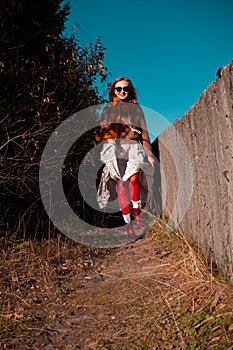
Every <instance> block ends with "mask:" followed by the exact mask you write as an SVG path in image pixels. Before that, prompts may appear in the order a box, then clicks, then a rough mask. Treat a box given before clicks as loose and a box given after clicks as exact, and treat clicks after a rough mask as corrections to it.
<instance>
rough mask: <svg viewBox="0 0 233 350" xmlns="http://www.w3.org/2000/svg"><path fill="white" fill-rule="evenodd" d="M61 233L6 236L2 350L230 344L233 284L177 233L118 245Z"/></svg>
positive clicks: (158, 229)
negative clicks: (40, 237) (39, 237)
mask: <svg viewBox="0 0 233 350" xmlns="http://www.w3.org/2000/svg"><path fill="white" fill-rule="evenodd" d="M59 239H60V240H59ZM59 239H58V240H55V241H54V242H53V243H51V242H49V243H48V242H43V244H36V243H35V242H28V241H27V242H26V241H25V242H20V243H17V244H16V243H14V244H13V243H12V242H11V244H10V242H9V240H7V239H5V240H4V242H3V241H2V245H3V250H2V251H3V259H2V267H1V271H2V274H1V275H2V277H1V282H2V284H1V285H2V292H1V299H2V300H1V303H2V311H1V313H2V315H1V333H2V335H1V343H0V344H1V346H2V349H18V350H21V349H23V350H36V349H45V350H71V349H82V350H92V349H93V350H97V349H101V350H105V349H111V350H115V349H116V350H118V349H122V350H124V349H125V350H126V349H127V350H129V349H149V350H152V349H218V350H219V349H233V345H232V344H233V318H232V310H233V308H232V306H233V288H232V286H231V285H230V284H228V283H226V282H225V281H224V280H222V281H220V280H219V278H215V277H214V276H213V271H210V267H208V266H206V265H205V264H204V263H203V260H202V259H200V258H199V257H198V255H197V253H196V252H195V251H194V250H193V248H192V247H191V246H190V245H189V243H188V242H186V241H185V239H183V238H182V237H181V236H180V235H178V234H176V233H167V232H165V231H164V227H163V225H162V224H161V223H159V224H158V225H157V226H156V225H155V227H154V228H153V229H152V230H151V231H149V232H147V233H146V234H145V235H144V236H143V237H141V238H140V239H139V240H137V241H136V242H135V243H131V244H127V245H124V246H121V247H117V248H112V249H97V250H94V249H91V248H85V247H80V246H78V245H76V244H73V243H70V242H68V243H67V242H65V243H64V242H63V240H62V239H61V238H59Z"/></svg>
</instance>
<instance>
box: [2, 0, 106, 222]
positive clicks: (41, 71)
mask: <svg viewBox="0 0 233 350" xmlns="http://www.w3.org/2000/svg"><path fill="white" fill-rule="evenodd" d="M61 3H62V1H61V0H41V1H39V2H38V1H36V0H30V1H26V0H19V1H14V0H10V1H6V0H3V1H2V2H1V5H0V13H1V27H0V36H1V38H2V45H1V51H0V80H1V87H2V88H1V92H0V98H1V106H0V120H1V136H2V137H1V146H0V150H1V154H0V157H1V158H0V160H1V175H0V186H1V192H2V200H1V204H0V206H1V215H2V216H3V215H6V216H4V218H5V220H4V221H5V222H6V221H7V222H8V224H10V222H11V220H10V217H9V215H10V214H9V213H11V219H13V221H12V223H14V224H15V217H19V216H21V215H22V213H26V212H27V217H30V216H31V215H32V216H33V217H34V221H35V218H37V217H38V216H39V215H40V214H39V213H40V212H41V210H42V209H41V208H42V207H41V203H40V196H39V189H38V167H39V162H40V158H41V154H42V151H43V148H44V146H45V144H46V141H47V140H48V138H49V136H50V135H51V134H52V132H53V130H54V129H55V128H56V127H57V126H58V125H59V124H60V123H61V122H62V121H63V120H65V119H66V118H67V117H69V116H70V115H72V114H73V113H75V112H77V111H79V110H81V109H83V108H86V107H88V106H90V105H95V104H98V103H100V102H102V98H101V96H100V95H99V91H98V88H97V87H96V84H97V83H99V82H100V84H103V83H104V82H105V81H106V80H107V78H108V75H109V73H108V70H107V68H106V67H104V65H103V60H104V51H105V47H104V46H103V45H102V43H101V41H100V40H99V39H97V40H96V42H92V43H90V46H89V47H88V48H86V47H81V46H80V45H79V42H78V39H77V37H76V36H75V34H73V35H71V36H70V37H64V36H62V31H63V29H64V27H65V21H66V19H67V16H68V15H69V12H70V5H69V3H68V4H65V5H61ZM29 208H31V209H30V210H29ZM34 214H35V215H34Z"/></svg>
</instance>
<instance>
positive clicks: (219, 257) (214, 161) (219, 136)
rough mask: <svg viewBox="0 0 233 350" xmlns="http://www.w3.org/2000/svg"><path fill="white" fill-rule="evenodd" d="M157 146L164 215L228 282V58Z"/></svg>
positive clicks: (232, 184)
mask: <svg viewBox="0 0 233 350" xmlns="http://www.w3.org/2000/svg"><path fill="white" fill-rule="evenodd" d="M158 148H159V158H160V166H161V191H162V200H163V210H162V211H163V215H164V216H166V217H169V218H170V224H171V225H176V226H178V227H180V228H181V230H182V231H183V232H184V233H185V234H186V235H187V236H188V237H189V238H190V239H191V240H192V241H193V242H195V243H196V244H197V245H198V246H200V247H201V248H202V251H203V252H204V254H205V256H206V257H208V258H211V259H213V260H214V261H215V262H216V264H217V266H218V267H219V268H220V269H221V270H223V271H225V274H226V276H227V277H228V278H229V279H231V280H233V265H232V262H233V61H232V62H231V63H230V64H229V65H227V66H225V67H224V68H222V70H221V72H220V73H219V78H217V79H216V81H215V82H213V83H212V84H211V85H210V86H209V87H208V88H207V89H206V90H205V91H204V92H203V94H202V95H201V96H200V99H199V100H198V101H197V103H196V104H195V105H194V106H192V107H191V108H190V110H189V111H188V112H187V113H186V114H185V115H184V117H183V118H181V119H180V120H177V121H175V122H174V124H173V125H172V126H170V127H169V128H168V129H166V130H165V131H164V132H163V133H162V134H161V135H160V136H159V138H158Z"/></svg>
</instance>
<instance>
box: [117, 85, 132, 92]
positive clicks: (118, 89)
mask: <svg viewBox="0 0 233 350" xmlns="http://www.w3.org/2000/svg"><path fill="white" fill-rule="evenodd" d="M115 89H116V91H117V92H121V90H123V91H124V92H129V86H123V87H121V86H117V87H116V88H115Z"/></svg>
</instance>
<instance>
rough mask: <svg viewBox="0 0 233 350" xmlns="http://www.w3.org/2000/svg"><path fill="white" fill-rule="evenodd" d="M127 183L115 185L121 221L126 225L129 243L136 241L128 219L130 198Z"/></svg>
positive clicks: (122, 182)
mask: <svg viewBox="0 0 233 350" xmlns="http://www.w3.org/2000/svg"><path fill="white" fill-rule="evenodd" d="M128 186H129V183H128V181H121V182H119V183H118V185H117V190H118V203H119V206H120V208H121V212H122V216H123V219H124V221H125V223H126V231H127V234H128V237H129V239H130V242H134V241H135V240H136V236H135V234H134V229H133V226H132V224H131V218H130V196H129V187H128Z"/></svg>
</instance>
